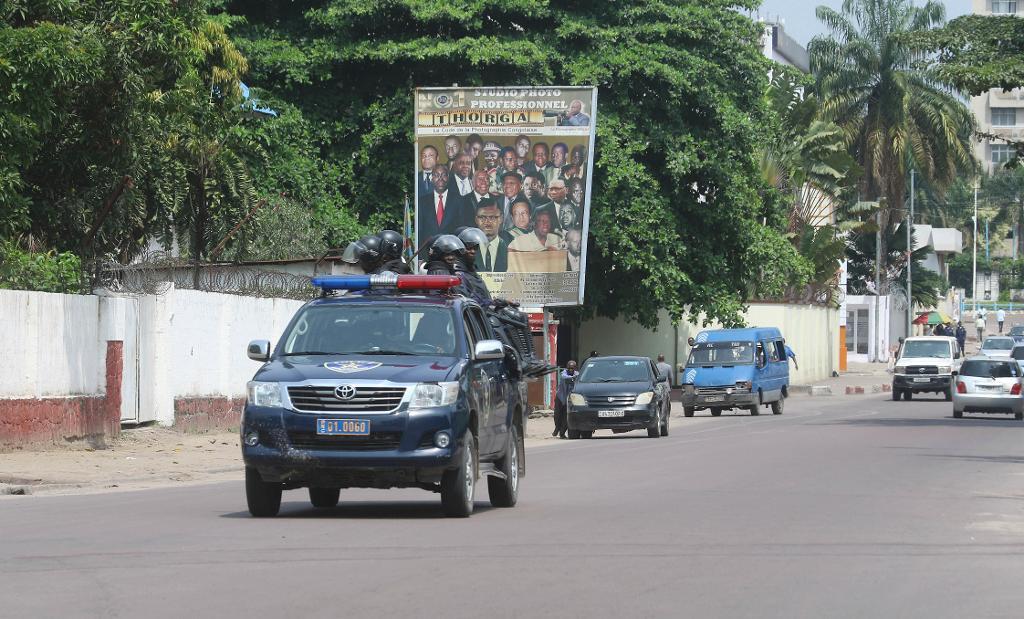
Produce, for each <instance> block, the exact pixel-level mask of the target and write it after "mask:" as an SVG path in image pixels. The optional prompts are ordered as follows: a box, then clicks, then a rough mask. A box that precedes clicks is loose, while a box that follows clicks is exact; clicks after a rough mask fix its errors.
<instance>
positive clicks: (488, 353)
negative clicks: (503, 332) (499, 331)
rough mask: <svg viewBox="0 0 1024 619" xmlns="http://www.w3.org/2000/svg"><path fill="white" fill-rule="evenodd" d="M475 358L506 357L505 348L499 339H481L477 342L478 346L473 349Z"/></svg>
mask: <svg viewBox="0 0 1024 619" xmlns="http://www.w3.org/2000/svg"><path fill="white" fill-rule="evenodd" d="M473 358H474V359H478V360H481V361H482V360H485V359H504V358H505V349H504V347H502V345H501V342H499V341H498V340H480V341H479V342H477V343H476V348H475V349H474V350H473Z"/></svg>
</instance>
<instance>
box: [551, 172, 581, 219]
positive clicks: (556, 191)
mask: <svg viewBox="0 0 1024 619" xmlns="http://www.w3.org/2000/svg"><path fill="white" fill-rule="evenodd" d="M548 199H549V200H551V204H550V205H548V207H547V208H548V209H549V210H550V211H551V215H552V220H553V221H552V224H553V225H554V226H555V228H556V229H558V230H564V229H566V228H575V227H577V226H579V225H581V224H582V221H581V218H580V213H579V211H578V210H577V209H576V205H574V204H573V203H572V202H570V201H569V198H568V197H567V195H566V188H565V181H563V180H553V181H551V185H549V186H548Z"/></svg>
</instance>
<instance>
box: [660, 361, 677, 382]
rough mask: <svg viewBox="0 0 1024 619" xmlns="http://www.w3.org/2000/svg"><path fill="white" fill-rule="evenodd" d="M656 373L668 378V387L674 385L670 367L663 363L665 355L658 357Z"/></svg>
mask: <svg viewBox="0 0 1024 619" xmlns="http://www.w3.org/2000/svg"><path fill="white" fill-rule="evenodd" d="M657 368H658V373H659V374H661V375H663V376H667V377H668V386H669V387H671V386H672V385H674V384H676V381H674V380H672V366H671V365H669V364H667V363H665V355H658V364H657Z"/></svg>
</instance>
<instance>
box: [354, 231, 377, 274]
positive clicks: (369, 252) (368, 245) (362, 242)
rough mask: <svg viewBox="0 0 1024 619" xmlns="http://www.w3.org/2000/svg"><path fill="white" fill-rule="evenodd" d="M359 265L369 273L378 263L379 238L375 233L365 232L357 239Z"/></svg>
mask: <svg viewBox="0 0 1024 619" xmlns="http://www.w3.org/2000/svg"><path fill="white" fill-rule="evenodd" d="M358 244H359V266H361V267H363V270H365V271H366V272H367V273H370V272H371V271H373V270H374V269H376V268H377V265H379V264H380V257H381V253H380V246H381V242H380V238H379V237H377V235H375V234H367V235H366V236H364V237H363V238H361V239H359V242H358Z"/></svg>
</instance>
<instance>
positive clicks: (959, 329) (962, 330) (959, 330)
mask: <svg viewBox="0 0 1024 619" xmlns="http://www.w3.org/2000/svg"><path fill="white" fill-rule="evenodd" d="M966 344H967V327H965V326H964V323H962V322H957V323H956V345H957V346H959V347H960V356H961V357H962V356H963V355H964V346H965V345H966Z"/></svg>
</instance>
